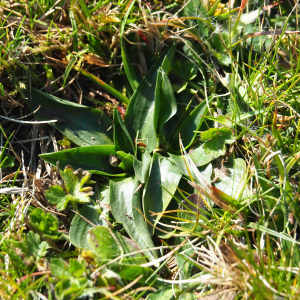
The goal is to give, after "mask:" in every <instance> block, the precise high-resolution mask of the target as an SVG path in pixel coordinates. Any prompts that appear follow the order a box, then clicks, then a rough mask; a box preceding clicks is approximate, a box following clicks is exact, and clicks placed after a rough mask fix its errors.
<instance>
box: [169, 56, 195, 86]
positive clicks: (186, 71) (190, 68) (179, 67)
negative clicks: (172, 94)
mask: <svg viewBox="0 0 300 300" xmlns="http://www.w3.org/2000/svg"><path fill="white" fill-rule="evenodd" d="M171 72H172V73H174V74H176V75H177V76H179V77H180V78H182V79H183V80H185V81H188V80H192V79H194V78H195V77H196V76H197V73H198V68H197V66H196V65H195V64H194V63H193V62H192V61H189V60H184V61H176V63H174V64H173V65H172V69H171Z"/></svg>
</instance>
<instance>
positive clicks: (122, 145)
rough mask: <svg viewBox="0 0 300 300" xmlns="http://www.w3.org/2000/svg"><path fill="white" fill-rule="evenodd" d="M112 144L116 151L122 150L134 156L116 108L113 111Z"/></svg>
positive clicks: (125, 129)
mask: <svg viewBox="0 0 300 300" xmlns="http://www.w3.org/2000/svg"><path fill="white" fill-rule="evenodd" d="M114 143H115V148H116V151H119V150H122V151H124V152H126V153H131V154H134V145H133V142H132V139H131V137H130V135H129V133H128V131H127V128H126V126H125V124H124V123H123V120H122V118H121V116H120V113H119V111H118V109H117V108H116V107H115V109H114Z"/></svg>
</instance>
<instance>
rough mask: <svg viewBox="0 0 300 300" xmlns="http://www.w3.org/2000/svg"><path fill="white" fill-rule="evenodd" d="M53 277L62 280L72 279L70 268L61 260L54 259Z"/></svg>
mask: <svg viewBox="0 0 300 300" xmlns="http://www.w3.org/2000/svg"><path fill="white" fill-rule="evenodd" d="M50 270H51V272H52V275H53V276H55V277H56V278H58V279H60V280H64V279H68V278H70V276H71V274H70V272H69V266H68V264H67V263H66V262H64V261H63V260H62V259H60V258H52V259H51V264H50Z"/></svg>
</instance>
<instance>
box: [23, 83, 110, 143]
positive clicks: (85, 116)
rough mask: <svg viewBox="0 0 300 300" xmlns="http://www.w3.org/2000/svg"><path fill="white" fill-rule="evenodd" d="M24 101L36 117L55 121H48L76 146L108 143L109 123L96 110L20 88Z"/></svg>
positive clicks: (99, 111) (104, 116) (101, 113)
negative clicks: (24, 97)
mask: <svg viewBox="0 0 300 300" xmlns="http://www.w3.org/2000/svg"><path fill="white" fill-rule="evenodd" d="M24 94H25V95H26V97H27V98H26V102H27V104H28V105H29V107H30V109H31V110H32V111H35V110H37V109H38V107H39V106H40V108H39V109H38V110H37V112H36V113H35V114H34V116H35V118H36V119H37V120H41V121H48V120H57V122H55V123H50V124H51V125H52V126H53V127H55V128H56V129H57V130H59V131H60V132H61V133H62V134H64V135H65V136H66V137H68V138H69V139H70V140H71V141H72V142H73V143H75V144H76V145H78V146H89V145H111V144H112V143H113V141H112V140H113V131H112V130H108V129H109V128H110V127H111V125H112V122H111V121H110V119H109V118H108V117H107V116H106V115H105V114H104V112H102V111H101V110H99V109H95V108H90V107H87V106H84V105H79V104H76V103H73V102H70V101H66V100H62V99H60V98H57V97H55V96H52V95H49V94H46V93H43V92H40V91H38V90H36V89H31V90H29V89H27V90H24Z"/></svg>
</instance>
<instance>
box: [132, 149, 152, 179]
mask: <svg viewBox="0 0 300 300" xmlns="http://www.w3.org/2000/svg"><path fill="white" fill-rule="evenodd" d="M150 164H151V155H150V153H149V152H148V151H147V149H144V153H143V154H142V161H140V160H138V159H137V158H136V157H134V158H133V168H134V172H135V175H136V176H137V178H138V179H139V181H140V182H141V183H145V182H146V178H147V174H148V173H149V168H150Z"/></svg>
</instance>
